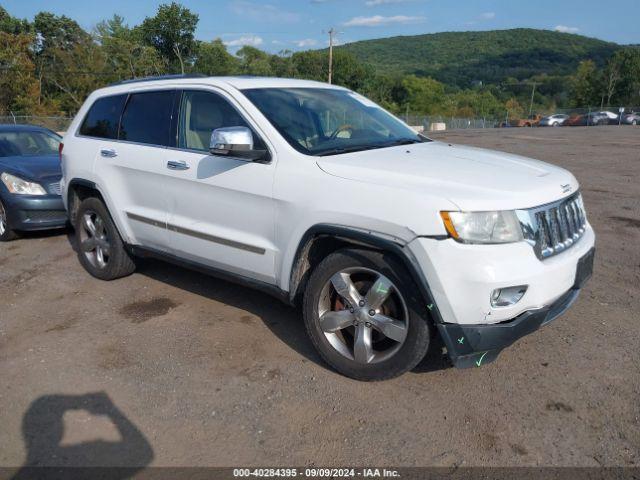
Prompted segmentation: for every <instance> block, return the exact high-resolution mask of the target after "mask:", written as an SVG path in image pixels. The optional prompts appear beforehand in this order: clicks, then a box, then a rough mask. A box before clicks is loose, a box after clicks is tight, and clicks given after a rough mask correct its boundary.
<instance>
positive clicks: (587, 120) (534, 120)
mask: <svg viewBox="0 0 640 480" xmlns="http://www.w3.org/2000/svg"><path fill="white" fill-rule="evenodd" d="M622 108H624V110H623V111H622ZM551 115H553V116H557V119H556V120H557V121H554V120H553V119H552V120H549V117H550V116H551ZM399 118H400V119H401V120H403V121H404V122H406V123H407V124H408V125H410V126H412V127H413V128H414V129H415V130H417V131H420V132H436V131H442V130H461V129H483V128H498V127H538V126H602V125H621V126H622V125H640V107H607V108H597V107H592V108H589V107H586V108H564V109H562V108H559V109H557V110H555V111H552V112H550V111H541V112H536V113H534V114H532V115H528V116H524V117H522V118H520V117H518V116H515V115H508V114H507V113H506V112H505V115H504V117H502V118H490V117H482V118H459V117H445V116H441V115H399ZM72 120H73V117H59V116H58V117H56V116H50V117H47V116H37V115H4V116H0V124H31V125H38V126H41V127H46V128H48V129H50V130H53V131H54V132H59V133H61V132H65V131H66V130H67V128H68V127H69V124H70V123H71V121H72Z"/></svg>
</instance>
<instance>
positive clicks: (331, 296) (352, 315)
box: [318, 267, 409, 364]
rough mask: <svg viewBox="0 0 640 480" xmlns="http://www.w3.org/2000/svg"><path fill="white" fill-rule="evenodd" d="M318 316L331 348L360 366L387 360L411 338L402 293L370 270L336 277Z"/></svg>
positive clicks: (350, 270) (327, 288)
mask: <svg viewBox="0 0 640 480" xmlns="http://www.w3.org/2000/svg"><path fill="white" fill-rule="evenodd" d="M318 315H319V317H318V322H319V326H320V329H321V330H322V332H323V333H324V335H325V337H326V339H327V341H328V342H329V343H330V344H331V346H332V347H333V348H334V349H335V350H336V351H338V352H339V353H340V354H341V355H343V356H345V357H347V358H349V359H351V360H354V361H355V362H357V363H361V364H369V363H377V362H381V361H384V360H387V359H389V358H391V357H392V356H393V355H395V354H396V353H397V352H398V350H400V348H401V347H402V345H403V344H404V342H405V340H406V338H407V332H408V328H409V314H408V310H407V306H406V304H405V301H404V299H403V298H402V294H401V293H400V290H399V289H398V288H397V287H396V286H395V285H394V284H393V282H392V281H391V280H390V279H389V278H387V277H386V276H384V275H382V274H381V273H379V272H376V271H374V270H371V269H368V268H364V267H353V268H348V269H345V270H341V271H340V272H338V273H336V274H335V275H333V276H332V277H331V278H330V279H329V281H327V283H326V284H325V286H324V287H323V289H322V292H321V293H320V299H319V301H318Z"/></svg>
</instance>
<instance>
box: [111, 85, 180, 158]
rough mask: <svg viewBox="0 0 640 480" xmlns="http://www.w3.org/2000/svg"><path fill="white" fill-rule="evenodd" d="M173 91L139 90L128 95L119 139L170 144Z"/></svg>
mask: <svg viewBox="0 0 640 480" xmlns="http://www.w3.org/2000/svg"><path fill="white" fill-rule="evenodd" d="M173 97H174V91H173V90H169V91H162V92H141V93H134V94H132V95H131V96H130V97H129V101H128V102H127V106H126V107H125V109H124V113H123V114H122V121H121V122H120V135H119V136H118V138H119V139H121V140H128V141H130V142H138V143H148V144H151V145H163V146H171V145H173V142H171V111H172V105H173Z"/></svg>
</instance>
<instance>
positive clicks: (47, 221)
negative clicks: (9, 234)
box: [3, 195, 68, 231]
mask: <svg viewBox="0 0 640 480" xmlns="http://www.w3.org/2000/svg"><path fill="white" fill-rule="evenodd" d="M3 202H4V204H5V206H6V210H7V223H8V224H9V228H11V229H12V230H23V231H24V230H47V229H50V228H61V227H64V226H65V225H66V224H67V218H68V217H67V211H66V210H65V208H64V204H63V203H62V197H60V196H59V195H37V196H36V195H7V196H6V197H4V198H3Z"/></svg>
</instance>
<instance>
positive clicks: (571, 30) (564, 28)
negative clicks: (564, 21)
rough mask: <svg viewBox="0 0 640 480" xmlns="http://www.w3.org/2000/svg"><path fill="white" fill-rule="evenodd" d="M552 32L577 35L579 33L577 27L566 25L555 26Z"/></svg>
mask: <svg viewBox="0 0 640 480" xmlns="http://www.w3.org/2000/svg"><path fill="white" fill-rule="evenodd" d="M554 30H555V31H556V32H562V33H577V32H579V31H580V29H579V28H578V27H567V26H566V25H556V28H554Z"/></svg>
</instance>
